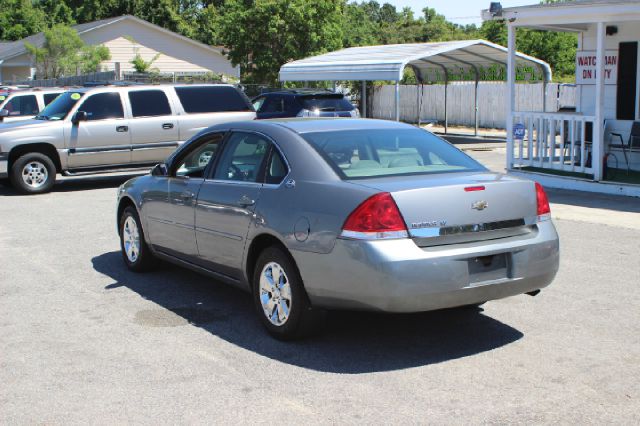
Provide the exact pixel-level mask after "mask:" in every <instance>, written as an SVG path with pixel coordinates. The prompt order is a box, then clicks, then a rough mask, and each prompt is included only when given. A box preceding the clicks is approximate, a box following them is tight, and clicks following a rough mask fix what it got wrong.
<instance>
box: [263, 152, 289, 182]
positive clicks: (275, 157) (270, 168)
mask: <svg viewBox="0 0 640 426" xmlns="http://www.w3.org/2000/svg"><path fill="white" fill-rule="evenodd" d="M266 172H267V174H266V178H265V183H269V184H273V185H277V184H279V183H280V182H282V179H284V178H285V176H286V175H287V173H289V168H288V167H287V164H286V163H285V162H284V160H283V159H282V156H281V155H280V153H279V152H278V150H277V149H276V148H275V147H273V148H272V149H271V158H270V159H269V164H267V170H266Z"/></svg>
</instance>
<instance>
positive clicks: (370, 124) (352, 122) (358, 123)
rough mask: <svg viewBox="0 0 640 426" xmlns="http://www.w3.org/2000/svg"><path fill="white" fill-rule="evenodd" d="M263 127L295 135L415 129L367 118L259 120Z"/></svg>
mask: <svg viewBox="0 0 640 426" xmlns="http://www.w3.org/2000/svg"><path fill="white" fill-rule="evenodd" d="M259 122H260V123H262V124H265V125H273V126H280V127H286V128H287V129H290V130H292V131H294V132H296V133H299V134H303V133H312V132H326V131H337V130H384V129H415V128H416V127H414V126H411V125H409V124H405V123H400V122H397V121H389V120H375V119H367V118H289V119H286V118H284V119H272V120H260V121H259Z"/></svg>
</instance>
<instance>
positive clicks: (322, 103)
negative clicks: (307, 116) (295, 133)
mask: <svg viewBox="0 0 640 426" xmlns="http://www.w3.org/2000/svg"><path fill="white" fill-rule="evenodd" d="M302 106H303V107H304V109H307V110H309V111H313V110H316V109H317V110H319V111H352V110H353V109H355V107H354V106H353V105H352V104H351V102H349V101H348V100H347V99H345V98H344V97H342V96H341V97H337V96H316V97H304V98H302Z"/></svg>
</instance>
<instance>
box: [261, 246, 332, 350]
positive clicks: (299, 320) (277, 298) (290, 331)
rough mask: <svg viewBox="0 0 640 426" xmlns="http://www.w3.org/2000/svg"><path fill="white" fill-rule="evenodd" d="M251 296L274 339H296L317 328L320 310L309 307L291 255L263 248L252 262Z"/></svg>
mask: <svg viewBox="0 0 640 426" xmlns="http://www.w3.org/2000/svg"><path fill="white" fill-rule="evenodd" d="M253 298H254V303H255V306H256V310H257V312H258V316H259V317H260V320H261V322H262V324H263V325H264V326H265V327H266V329H267V331H269V333H270V334H271V335H272V336H274V337H275V338H277V339H280V340H292V339H298V338H302V337H305V336H308V335H309V334H311V333H313V332H315V331H317V330H318V329H319V328H320V326H321V324H322V322H323V319H324V315H325V313H324V311H321V310H318V309H313V308H311V305H310V303H309V299H308V296H307V294H306V292H305V290H304V286H303V284H302V279H301V278H300V274H299V273H298V270H297V268H296V267H295V264H294V262H293V259H291V257H290V256H289V255H288V253H286V252H285V251H284V250H282V249H280V248H279V247H276V246H273V247H269V248H267V249H265V250H264V251H263V252H262V253H261V254H260V256H259V257H258V261H257V262H256V265H255V270H254V274H253Z"/></svg>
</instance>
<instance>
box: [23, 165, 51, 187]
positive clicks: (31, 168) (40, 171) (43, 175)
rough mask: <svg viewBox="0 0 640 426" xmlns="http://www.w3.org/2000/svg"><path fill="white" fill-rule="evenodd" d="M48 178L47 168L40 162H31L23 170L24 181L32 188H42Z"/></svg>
mask: <svg viewBox="0 0 640 426" xmlns="http://www.w3.org/2000/svg"><path fill="white" fill-rule="evenodd" d="M48 177H49V171H48V170H47V167H46V166H45V165H44V164H42V163H41V162H39V161H29V162H28V163H27V164H25V165H24V167H23V168H22V181H23V182H24V183H25V184H26V185H27V186H29V187H31V188H40V187H41V186H42V185H44V184H45V183H46V182H47V178H48Z"/></svg>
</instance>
